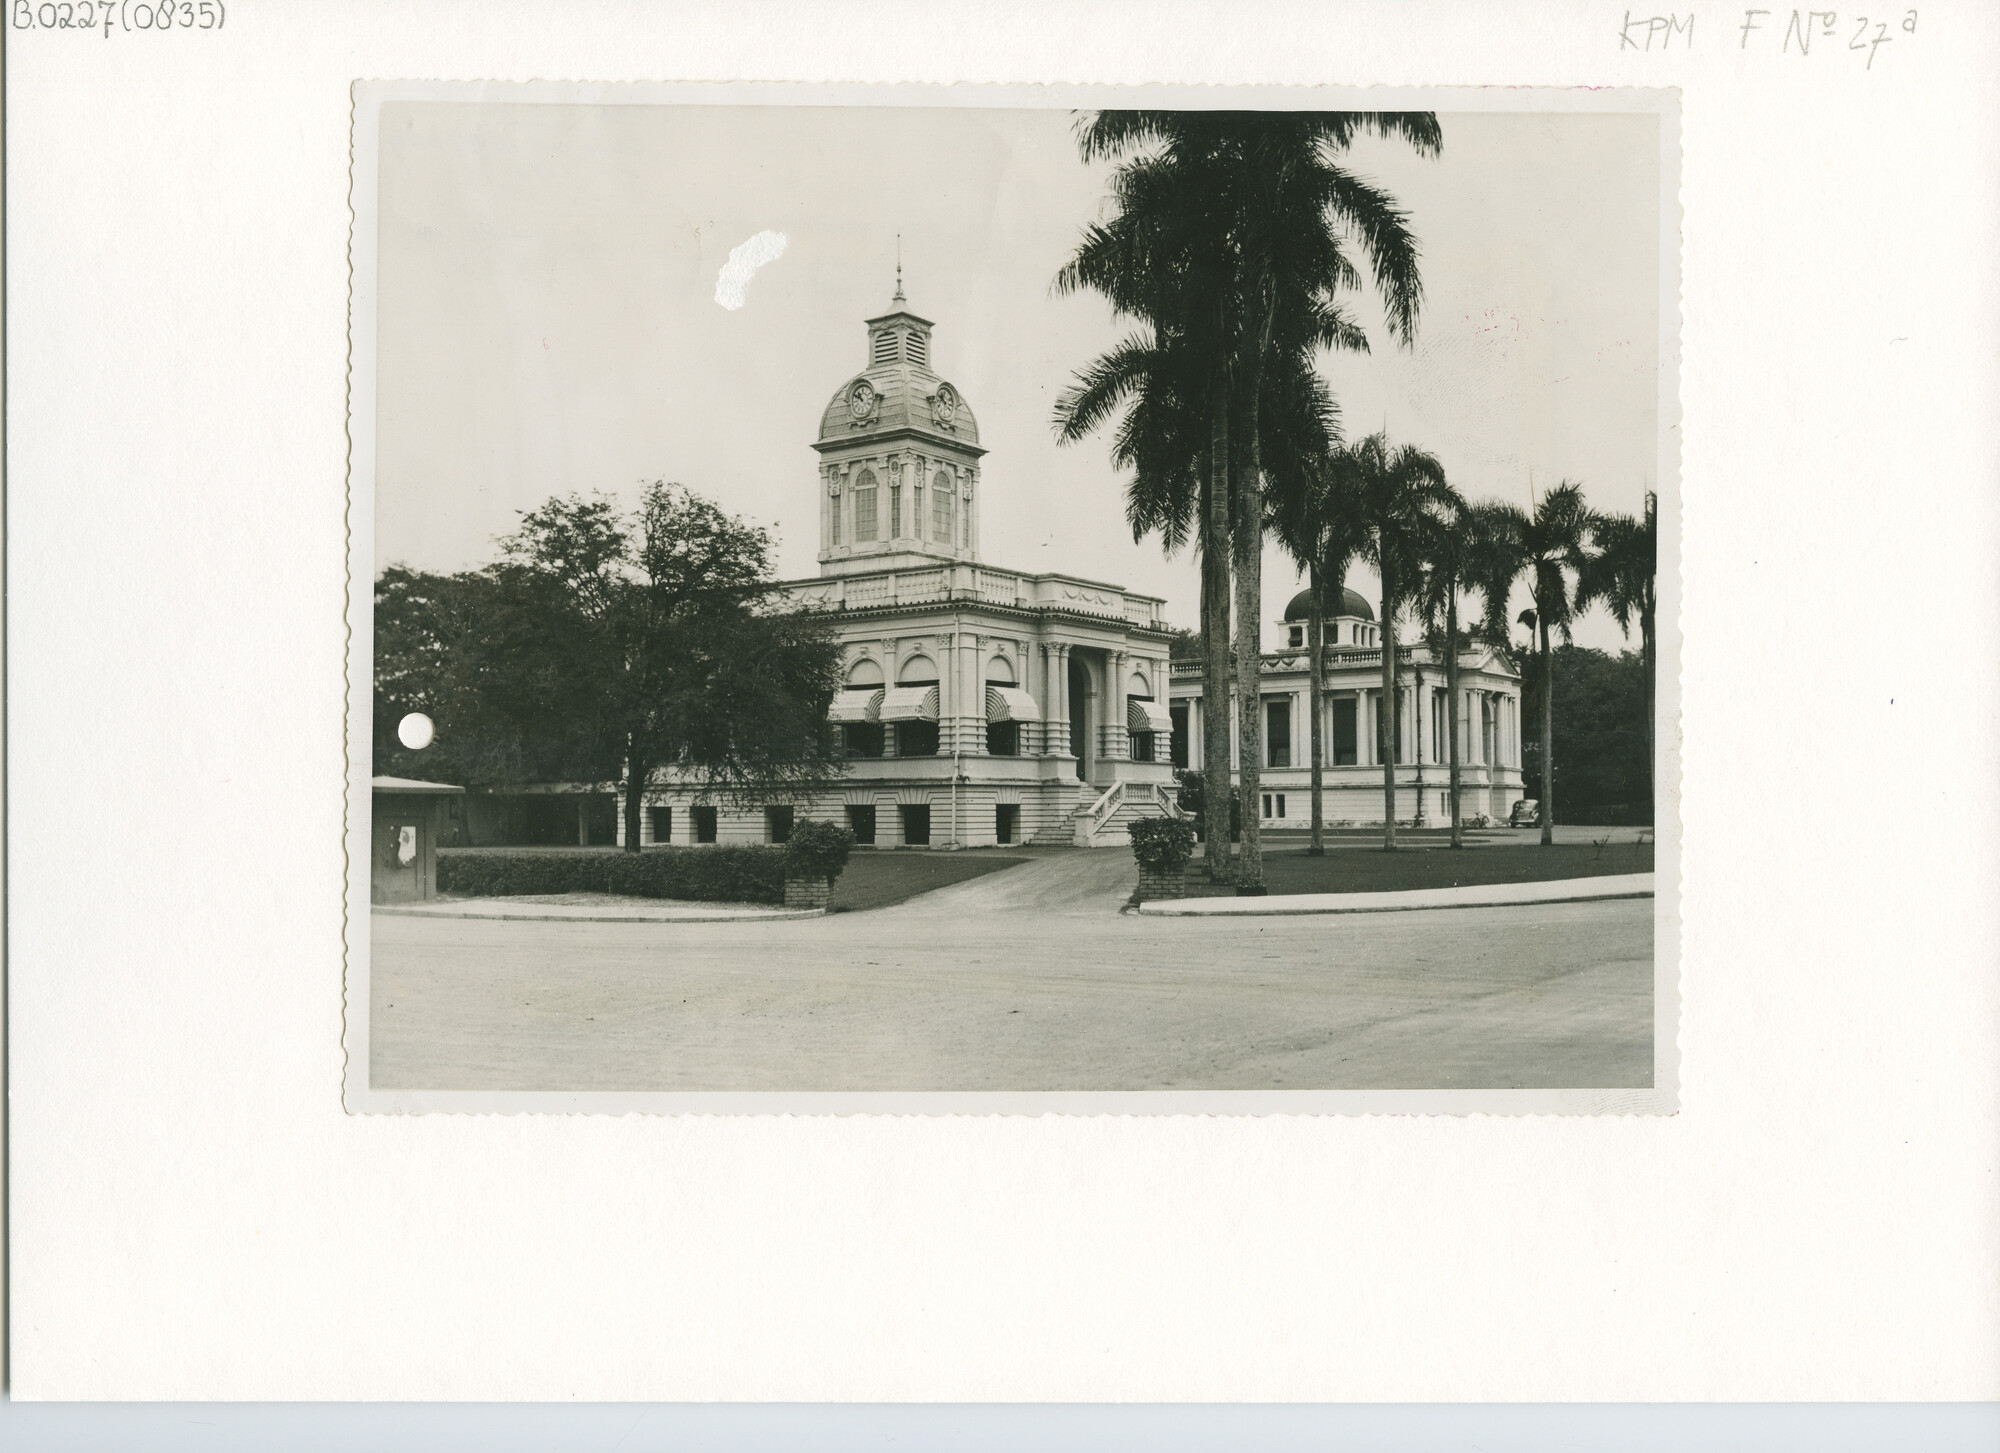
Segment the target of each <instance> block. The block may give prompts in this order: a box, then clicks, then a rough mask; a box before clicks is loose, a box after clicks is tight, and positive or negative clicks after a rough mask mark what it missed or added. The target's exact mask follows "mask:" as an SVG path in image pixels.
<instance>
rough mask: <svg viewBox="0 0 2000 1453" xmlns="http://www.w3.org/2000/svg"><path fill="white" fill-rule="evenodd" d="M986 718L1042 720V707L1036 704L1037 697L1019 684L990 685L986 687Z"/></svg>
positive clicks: (998, 719) (995, 719) (993, 719)
mask: <svg viewBox="0 0 2000 1453" xmlns="http://www.w3.org/2000/svg"><path fill="white" fill-rule="evenodd" d="M986 719H987V720H988V721H1040V720H1041V719H1042V713H1041V708H1039V707H1037V706H1036V705H1035V698H1034V697H1032V696H1030V695H1028V693H1027V692H1025V691H1023V690H1022V689H1021V688H1020V687H1018V686H989V687H987V688H986Z"/></svg>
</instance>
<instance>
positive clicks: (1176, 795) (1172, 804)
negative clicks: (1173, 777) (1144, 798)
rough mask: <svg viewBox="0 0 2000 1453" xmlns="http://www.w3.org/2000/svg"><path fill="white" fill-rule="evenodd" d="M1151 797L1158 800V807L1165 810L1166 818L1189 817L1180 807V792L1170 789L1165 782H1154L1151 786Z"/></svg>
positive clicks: (1185, 810) (1186, 811) (1184, 809)
mask: <svg viewBox="0 0 2000 1453" xmlns="http://www.w3.org/2000/svg"><path fill="white" fill-rule="evenodd" d="M1153 796H1154V797H1155V798H1157V799H1158V800H1159V803H1160V806H1161V807H1162V808H1164V809H1165V810H1166V814H1167V816H1168V817H1186V816H1188V815H1189V814H1188V810H1187V809H1186V808H1185V807H1182V806H1181V799H1180V792H1179V790H1178V789H1177V788H1174V787H1170V786H1168V785H1167V784H1166V783H1165V782H1155V783H1154V784H1153Z"/></svg>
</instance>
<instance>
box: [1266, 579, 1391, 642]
mask: <svg viewBox="0 0 2000 1453" xmlns="http://www.w3.org/2000/svg"><path fill="white" fill-rule="evenodd" d="M1325 611H1326V643H1327V644H1328V645H1329V646H1373V645H1376V644H1377V643H1378V642H1379V641H1380V639H1381V638H1380V637H1379V636H1378V635H1377V634H1376V630H1375V609H1374V607H1373V606H1371V605H1369V604H1368V598H1367V597H1366V596H1364V595H1362V594H1361V593H1360V592H1359V591H1355V590H1349V589H1347V588H1346V587H1345V586H1343V587H1342V588H1341V592H1340V599H1339V601H1338V602H1337V603H1336V602H1335V601H1334V599H1333V597H1332V595H1331V594H1330V593H1329V594H1328V596H1327V598H1326V604H1325ZM1311 620H1312V591H1311V590H1302V591H1300V592H1299V593H1298V594H1297V595H1295V596H1293V597H1292V598H1291V600H1290V601H1289V602H1287V603H1286V605H1285V618H1284V620H1283V621H1281V622H1279V624H1281V625H1282V626H1284V628H1285V644H1286V646H1287V647H1290V648H1292V649H1294V650H1296V649H1298V648H1300V647H1302V646H1304V645H1305V644H1306V630H1307V628H1308V624H1309V623H1310V621H1311Z"/></svg>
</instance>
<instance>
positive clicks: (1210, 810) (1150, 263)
mask: <svg viewBox="0 0 2000 1453" xmlns="http://www.w3.org/2000/svg"><path fill="white" fill-rule="evenodd" d="M1078 142H1079V146H1080V149H1081V151H1082V154H1083V158H1084V160H1085V161H1092V160H1096V159H1098V158H1100V157H1103V156H1109V155H1117V154H1120V153H1122V152H1124V151H1126V150H1127V149H1128V147H1127V143H1126V141H1125V140H1124V139H1123V137H1122V136H1121V135H1120V134H1119V133H1118V129H1117V128H1116V127H1115V126H1111V125H1107V123H1106V121H1105V118H1104V117H1103V116H1099V117H1097V118H1095V119H1093V118H1091V117H1085V118H1083V120H1082V121H1081V122H1080V123H1079V126H1078ZM1206 163H1207V158H1206V156H1205V155H1204V153H1203V152H1202V150H1201V149H1200V148H1195V147H1187V148H1182V149H1181V150H1180V151H1179V152H1178V153H1174V152H1166V153H1161V154H1145V155H1138V156H1131V157H1129V158H1128V159H1127V160H1126V161H1125V162H1124V163H1123V164H1122V165H1121V166H1120V167H1119V169H1118V171H1117V172H1116V173H1115V174H1114V176H1113V178H1112V193H1113V198H1114V201H1115V203H1116V211H1115V212H1114V214H1113V216H1112V217H1111V218H1110V220H1108V221H1106V222H1102V223H1098V224H1093V225H1092V226H1090V227H1088V228H1086V229H1085V232H1084V238H1083V241H1082V243H1081V244H1080V245H1079V246H1078V248H1077V252H1076V255H1075V256H1074V257H1073V258H1072V259H1071V260H1070V262H1069V263H1068V264H1067V265H1066V266H1065V267H1064V268H1063V269H1062V271H1061V272H1060V273H1058V274H1057V277H1056V283H1055V287H1056V291H1057V292H1058V293H1068V292H1076V291H1080V290H1083V289H1090V290H1092V291H1096V292H1099V293H1101V294H1103V295H1104V297H1105V298H1106V299H1107V300H1109V302H1110V303H1111V305H1112V310H1113V312H1114V313H1115V314H1116V315H1118V316H1120V317H1124V318H1128V319H1132V320H1134V321H1136V322H1138V323H1140V324H1141V325H1142V328H1143V331H1142V332H1140V333H1138V334H1135V335H1133V336H1132V337H1130V338H1128V339H1127V340H1126V341H1125V342H1124V343H1123V344H1121V345H1120V346H1119V347H1118V348H1116V349H1114V350H1112V352H1110V353H1108V354H1106V355H1105V356H1104V357H1103V358H1101V359H1099V360H1097V361H1096V362H1095V363H1094V364H1092V365H1091V366H1090V367H1088V368H1086V369H1085V370H1083V371H1082V372H1081V373H1080V374H1079V375H1078V377H1077V380H1076V382H1075V384H1074V385H1073V386H1072V387H1071V388H1070V389H1069V390H1067V391H1066V392H1065V393H1064V394H1063V395H1062V397H1061V398H1059V399H1058V401H1057V405H1056V424H1057V433H1058V437H1059V438H1061V439H1062V440H1063V441H1064V442H1073V441H1075V440H1078V439H1081V438H1082V437H1084V435H1086V434H1088V433H1089V432H1090V431H1091V430H1093V429H1095V428H1096V427H1098V426H1099V425H1100V424H1102V423H1103V422H1105V421H1106V420H1107V419H1109V418H1110V417H1111V416H1112V415H1113V414H1115V413H1116V412H1117V411H1118V410H1119V409H1120V408H1125V409H1126V412H1125V416H1124V419H1123V421H1122V423H1121V425H1120V428H1119V431H1118V434H1117V437H1116V440H1115V441H1114V445H1113V459H1114V460H1115V461H1116V462H1117V463H1118V464H1120V465H1121V466H1126V467H1130V468H1131V469H1132V470H1133V471H1134V476H1133V480H1132V484H1131V486H1130V489H1129V491H1128V494H1127V499H1126V506H1127V508H1126V513H1127V518H1128V520H1129V522H1130V523H1131V526H1132V532H1133V538H1134V539H1135V540H1138V539H1140V538H1143V537H1144V536H1145V535H1146V534H1148V533H1151V532H1154V531H1157V532H1158V533H1159V534H1160V537H1161V542H1162V545H1163V546H1164V548H1165V549H1166V551H1167V553H1168V554H1169V555H1171V554H1173V553H1174V552H1175V551H1177V550H1178V549H1179V548H1180V547H1181V545H1183V544H1185V543H1187V542H1188V541H1189V540H1190V539H1192V541H1193V542H1194V544H1195V548H1196V552H1197V554H1198V555H1199V557H1200V561H1201V636H1202V772H1203V778H1204V783H1205V786H1204V793H1203V813H1202V817H1203V824H1202V826H1203V834H1202V835H1203V837H1204V838H1205V839H1206V842H1207V848H1206V852H1205V854H1204V863H1205V866H1206V868H1207V871H1208V875H1209V878H1210V880H1211V881H1217V882H1227V881H1229V880H1230V878H1231V877H1233V876H1234V873H1233V864H1232V863H1231V861H1230V828H1229V793H1228V787H1229V624H1230V622H1229V541H1230V533H1231V532H1230V524H1229V519H1230V482H1229V480H1230V475H1229V415H1230V388H1229V378H1228V363H1229V344H1228V328H1227V325H1226V319H1227V315H1228V296H1229V284H1230V280H1231V278H1232V276H1233V272H1234V261H1233V258H1232V256H1231V255H1230V252H1229V249H1228V237H1227V229H1226V227H1225V226H1224V225H1223V224H1222V223H1221V222H1220V221H1219V220H1218V219H1217V218H1216V217H1214V216H1213V215H1212V209H1211V208H1210V207H1209V206H1208V205H1207V199H1209V198H1211V197H1213V196H1214V195H1216V194H1217V193H1218V191H1219V188H1218V186H1217V184H1216V182H1215V179H1214V177H1213V175H1212V171H1211V168H1209V167H1208V166H1207V164H1206Z"/></svg>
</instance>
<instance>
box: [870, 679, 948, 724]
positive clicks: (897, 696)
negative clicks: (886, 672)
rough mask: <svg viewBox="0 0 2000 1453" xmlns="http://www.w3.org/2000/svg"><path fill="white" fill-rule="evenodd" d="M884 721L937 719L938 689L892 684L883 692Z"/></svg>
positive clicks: (933, 686)
mask: <svg viewBox="0 0 2000 1453" xmlns="http://www.w3.org/2000/svg"><path fill="white" fill-rule="evenodd" d="M879 719H880V720H882V721H936V720H937V719H938V689H937V686H936V685H935V684H932V685H930V686H892V687H890V688H889V689H888V690H887V691H885V692H883V693H882V707H881V713H880V718H879Z"/></svg>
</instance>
